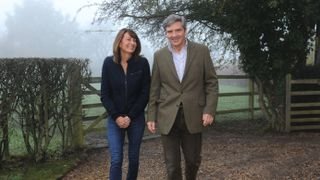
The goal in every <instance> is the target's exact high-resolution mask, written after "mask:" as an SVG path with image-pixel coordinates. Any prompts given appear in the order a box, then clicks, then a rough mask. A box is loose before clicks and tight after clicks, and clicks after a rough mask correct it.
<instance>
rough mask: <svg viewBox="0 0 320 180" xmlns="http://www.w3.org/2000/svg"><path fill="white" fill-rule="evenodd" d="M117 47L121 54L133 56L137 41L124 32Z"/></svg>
mask: <svg viewBox="0 0 320 180" xmlns="http://www.w3.org/2000/svg"><path fill="white" fill-rule="evenodd" d="M119 47H120V51H121V52H122V53H128V54H133V52H134V51H135V50H136V47H137V41H136V39H135V38H133V37H131V36H130V35H129V33H128V32H126V33H124V35H123V38H122V39H121V41H120V44H119Z"/></svg>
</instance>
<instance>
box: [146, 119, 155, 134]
mask: <svg viewBox="0 0 320 180" xmlns="http://www.w3.org/2000/svg"><path fill="white" fill-rule="evenodd" d="M147 125H148V129H149V131H150V132H151V133H153V134H154V133H155V132H156V123H155V122H154V121H148V122H147Z"/></svg>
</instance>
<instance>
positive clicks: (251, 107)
mask: <svg viewBox="0 0 320 180" xmlns="http://www.w3.org/2000/svg"><path fill="white" fill-rule="evenodd" d="M249 117H250V119H251V120H253V119H254V82H253V80H252V78H249Z"/></svg>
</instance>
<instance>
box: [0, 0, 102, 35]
mask: <svg viewBox="0 0 320 180" xmlns="http://www.w3.org/2000/svg"><path fill="white" fill-rule="evenodd" d="M48 1H51V2H52V3H53V5H54V7H55V8H56V9H57V10H59V11H61V12H62V14H64V15H68V16H69V17H70V18H76V21H77V22H78V23H79V24H80V25H81V27H83V28H84V29H85V28H88V27H89V26H90V23H91V21H92V19H93V16H94V12H95V10H96V9H95V7H91V8H85V9H83V10H81V12H80V13H78V14H77V10H78V9H79V8H81V7H82V6H83V5H86V4H89V3H94V2H100V1H101V0H90V1H89V0H48ZM21 3H22V0H0V33H3V32H4V31H5V26H4V22H5V19H6V14H12V13H13V12H12V11H13V9H14V6H15V5H20V4H21Z"/></svg>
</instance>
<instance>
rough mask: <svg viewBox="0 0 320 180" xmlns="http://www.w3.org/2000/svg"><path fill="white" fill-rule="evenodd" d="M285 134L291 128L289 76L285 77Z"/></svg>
mask: <svg viewBox="0 0 320 180" xmlns="http://www.w3.org/2000/svg"><path fill="white" fill-rule="evenodd" d="M285 106H286V108H285V109H286V112H285V114H286V132H290V127H291V74H287V76H286V104H285Z"/></svg>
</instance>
